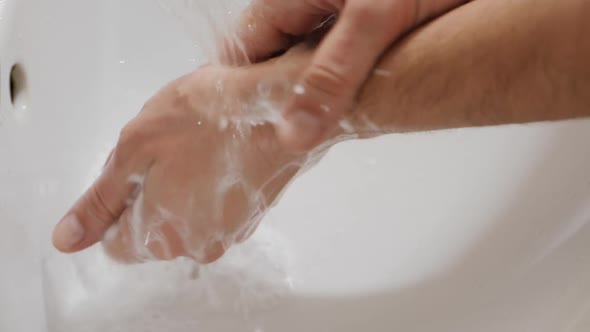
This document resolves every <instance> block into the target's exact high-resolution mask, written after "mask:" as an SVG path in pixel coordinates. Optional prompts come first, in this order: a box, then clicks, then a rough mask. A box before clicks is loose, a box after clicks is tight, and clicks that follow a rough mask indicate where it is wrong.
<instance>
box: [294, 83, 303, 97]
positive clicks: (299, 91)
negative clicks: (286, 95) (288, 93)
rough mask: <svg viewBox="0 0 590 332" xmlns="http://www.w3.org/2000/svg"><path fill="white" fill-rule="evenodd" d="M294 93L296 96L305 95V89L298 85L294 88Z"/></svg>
mask: <svg viewBox="0 0 590 332" xmlns="http://www.w3.org/2000/svg"><path fill="white" fill-rule="evenodd" d="M293 92H295V94H297V95H304V94H305V88H304V87H303V86H302V85H300V84H297V85H295V86H294V87H293Z"/></svg>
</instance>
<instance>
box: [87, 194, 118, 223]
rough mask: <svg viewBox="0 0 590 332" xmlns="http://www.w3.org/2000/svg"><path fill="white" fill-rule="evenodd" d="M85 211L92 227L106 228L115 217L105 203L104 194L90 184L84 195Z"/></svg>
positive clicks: (113, 212)
mask: <svg viewBox="0 0 590 332" xmlns="http://www.w3.org/2000/svg"><path fill="white" fill-rule="evenodd" d="M85 203H86V204H85V205H86V207H87V208H86V209H85V211H86V213H87V215H88V216H89V217H90V218H91V220H92V223H93V224H94V227H97V228H99V229H107V228H108V227H110V226H111V224H112V223H113V221H114V220H115V219H116V213H115V211H113V210H112V209H111V208H110V207H109V205H108V204H107V203H106V200H105V195H104V193H103V192H102V190H101V189H100V188H99V187H97V186H92V187H91V188H90V189H89V191H88V192H87V194H86V196H85Z"/></svg>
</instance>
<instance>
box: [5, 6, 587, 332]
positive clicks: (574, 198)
mask: <svg viewBox="0 0 590 332" xmlns="http://www.w3.org/2000/svg"><path fill="white" fill-rule="evenodd" d="M202 61H203V56H201V55H199V51H198V48H197V47H195V45H193V42H192V38H191V37H190V36H189V35H188V34H187V33H186V31H185V30H183V28H182V26H181V25H179V22H178V21H176V20H175V19H174V18H173V17H171V16H170V15H167V14H166V13H164V12H163V11H162V10H161V8H160V7H159V6H158V5H157V3H156V1H148V0H126V1H116V0H101V1H90V0H56V1H41V0H0V223H1V226H2V227H1V228H0V230H2V232H1V235H0V236H1V238H0V264H1V265H0V331H2V332H5V331H6V332H20V331H22V332H34V331H46V330H47V327H48V326H50V327H52V328H51V329H53V330H51V329H50V332H61V331H62V330H60V328H59V327H56V326H58V325H59V324H58V325H51V324H54V323H50V324H49V325H48V324H47V319H46V317H49V316H51V315H53V314H54V313H52V312H53V311H55V310H56V309H55V308H56V306H57V304H56V303H58V302H59V301H60V296H69V295H68V294H67V293H68V292H69V291H71V289H69V290H68V287H70V286H71V287H70V288H74V287H77V286H76V282H73V281H72V282H69V281H68V280H69V279H67V278H69V277H70V276H71V273H70V272H71V271H70V272H68V271H69V270H68V268H69V267H68V265H67V262H70V261H71V258H69V257H68V258H64V257H63V256H59V255H57V253H55V252H53V250H52V249H51V246H50V241H49V237H50V230H51V227H52V225H53V223H54V222H56V221H57V220H58V218H59V217H60V216H61V214H62V213H63V212H64V211H65V210H66V208H67V207H68V205H69V204H71V203H72V201H73V200H74V199H75V198H76V197H77V195H79V194H80V193H81V192H82V191H83V190H84V189H85V187H86V186H87V185H89V184H90V183H91V181H92V179H93V178H94V177H95V176H96V175H97V173H98V171H99V169H100V167H101V165H102V162H103V161H104V159H105V157H106V154H107V152H108V151H109V149H110V147H111V146H112V144H113V143H114V141H115V139H116V137H117V133H118V130H119V129H120V128H121V127H122V125H124V123H125V122H126V121H127V120H128V119H129V118H131V117H132V116H133V115H134V114H135V113H136V112H137V111H138V110H139V109H140V107H141V105H142V103H143V101H144V100H145V99H146V98H147V97H148V96H150V95H151V94H152V93H154V92H155V91H156V89H157V88H159V87H160V86H161V85H162V84H164V83H165V82H167V81H168V80H170V79H172V78H174V77H176V76H179V75H181V74H183V73H185V72H187V71H189V70H191V69H193V68H195V67H196V66H197V65H198V64H199V63H201V62H202ZM14 63H19V64H20V65H22V68H23V69H24V71H25V73H26V75H27V87H26V88H27V91H26V94H25V95H24V97H23V98H22V99H20V100H19V104H18V105H17V106H19V107H16V108H15V107H13V105H12V104H11V101H10V97H9V76H10V68H11V66H12V65H13V64H14ZM23 106H26V109H23ZM588 142H590V121H573V122H562V123H554V124H534V125H526V126H506V127H501V128H485V129H468V130H451V131H443V132H436V133H422V134H412V135H392V136H389V137H385V138H381V139H377V140H372V141H364V142H350V143H346V144H342V145H339V146H337V147H336V148H334V149H333V151H332V152H331V153H330V154H329V155H328V156H327V157H326V158H325V160H323V161H322V162H321V163H320V165H319V166H318V167H316V168H315V169H313V170H312V171H311V172H309V173H308V174H306V175H305V176H303V177H302V178H300V179H299V180H298V181H296V182H295V183H294V184H293V186H292V187H291V188H290V190H289V191H288V192H287V194H286V195H285V196H284V198H283V200H282V202H281V203H280V204H279V206H278V207H277V208H275V209H274V211H273V212H272V213H271V215H270V216H269V217H268V218H267V219H266V220H265V225H266V226H265V228H263V230H262V232H264V234H257V236H256V237H255V239H253V240H252V242H251V243H249V244H246V246H250V247H251V248H254V250H245V249H244V250H241V249H238V251H237V253H239V254H240V255H244V256H243V257H241V258H240V256H239V255H238V254H235V255H234V256H236V255H238V258H235V257H234V260H235V259H237V260H235V262H239V261H240V259H243V260H245V261H248V259H254V261H256V259H257V257H258V256H256V255H259V256H260V257H266V258H268V257H270V256H268V254H269V253H270V252H275V251H277V252H278V251H280V253H281V255H278V256H276V255H275V256H272V257H273V258H272V259H270V260H267V261H265V262H263V263H260V262H259V261H256V262H258V263H260V264H267V265H265V266H263V267H264V268H268V267H269V266H271V267H272V268H269V269H268V271H271V272H272V271H275V272H276V271H279V272H280V273H278V274H276V278H279V279H281V280H280V281H281V282H287V284H288V286H289V287H287V288H285V289H283V290H281V292H280V293H277V294H278V295H277V294H274V295H273V296H274V297H275V298H274V299H273V300H272V301H269V302H268V305H266V306H261V307H256V308H253V309H252V310H253V311H254V312H253V313H247V314H244V312H238V311H236V310H216V311H215V312H214V314H209V311H207V310H210V308H209V307H208V303H207V301H208V300H207V299H206V298H203V299H202V301H201V298H197V300H198V301H200V302H201V304H202V306H200V307H196V308H195V309H194V310H195V312H193V314H194V317H198V319H199V324H200V328H197V329H194V330H196V331H241V330H243V331H280V332H299V331H340V332H353V331H383V332H386V331H387V332H389V331H405V332H414V331H415V332H427V331H434V332H446V331H449V332H472V331H482V332H510V331H514V332H521V331H535V332H555V331H560V332H562V331H563V332H567V331H573V332H583V331H589V330H590V283H588V281H587V280H590V227H589V226H588V222H589V221H590V148H589V145H588ZM265 241H266V242H265ZM264 243H267V244H268V243H270V245H269V246H267V247H264ZM258 245H260V246H258ZM257 246H258V247H257ZM246 248H247V247H246ZM283 254H284V255H283ZM249 255H250V256H249ZM265 255H266V256H265ZM267 256H268V257H267ZM47 259H49V260H47ZM53 260H58V261H60V262H62V263H59V264H58V263H52V262H54V261H53ZM43 262H45V265H47V264H49V266H50V270H51V271H50V273H48V272H47V270H44V269H43V266H44V263H43ZM63 262H66V263H63ZM258 263H256V264H258ZM51 264H53V265H51ZM60 264H62V265H60ZM64 264H65V265H64ZM223 264H224V263H223V262H222V263H221V266H226V267H227V266H229V265H228V263H225V264H226V265H223ZM269 264H270V265H269ZM70 267H71V266H70ZM234 267H235V266H234ZM151 268H154V269H158V268H160V267H151ZM161 268H163V267H161ZM241 268H244V269H245V270H244V271H247V272H243V271H242V272H240V269H241ZM256 268H257V266H256V265H255V266H254V268H253V267H252V266H249V267H248V266H247V267H239V264H238V267H237V268H235V269H234V270H232V269H229V270H227V271H230V272H231V271H234V272H235V273H238V274H239V273H244V275H245V277H244V278H246V279H247V278H249V277H252V276H253V275H254V274H255V272H256ZM248 269H249V270H248ZM43 271H45V272H43ZM216 271H222V272H219V273H221V274H222V277H220V278H215V276H216V275H215V274H214V273H213V274H212V273H209V274H208V276H209V277H211V278H214V281H213V282H214V283H215V286H216V287H218V288H219V289H221V290H222V291H223V288H224V287H226V286H227V287H229V286H231V287H237V288H235V289H233V290H232V291H230V292H228V293H227V294H226V295H224V296H225V297H223V299H224V300H227V301H230V302H231V301H232V296H235V294H242V296H244V292H243V289H240V287H242V286H243V285H242V284H240V283H235V282H233V281H231V280H229V281H227V285H226V284H224V282H225V279H223V278H227V277H228V274H227V271H226V270H222V269H218V270H216ZM224 271H225V272H224ZM262 271H266V270H262ZM87 272H88V271H87ZM55 273H57V276H58V279H59V276H60V273H61V274H63V278H62V279H63V280H62V284H61V286H60V287H65V289H58V290H57V291H56V290H55V287H54V288H52V287H48V286H47V285H48V280H47V278H49V277H48V276H49V275H52V276H56V274H55ZM88 273H92V270H90V272H88ZM122 273H124V272H122ZM204 273H205V274H206V273H208V272H207V271H204ZM249 273H250V274H249ZM206 275H207V274H206ZM258 277H260V278H262V279H264V277H265V275H258ZM272 278H273V275H272V274H271V275H270V279H272ZM262 279H261V280H262ZM270 281H271V282H272V281H273V280H270ZM275 281H276V280H275ZM232 282H233V283H232ZM64 285H65V286H64ZM260 285H262V286H264V285H265V284H264V283H262V284H260ZM50 286H51V285H50ZM279 286H280V285H279ZM48 288H49V289H52V290H49V291H48ZM44 289H45V291H44ZM137 292H138V291H137V289H135V290H131V289H128V290H127V291H125V289H123V290H122V291H121V290H120V291H119V293H118V294H117V297H115V299H114V300H115V301H114V302H121V301H122V299H125V298H128V299H127V300H129V301H130V302H131V303H132V302H133V299H134V298H131V297H133V296H136V297H137V296H138V295H137V294H139V293H137ZM240 292H241V293H240ZM261 292H264V289H262V290H261ZM48 294H49V295H48ZM245 294H246V295H245V297H246V298H245V299H244V298H242V300H244V301H245V302H244V303H246V305H247V304H248V303H249V302H248V298H247V297H248V296H254V295H255V294H250V293H245ZM248 294H250V295H248ZM103 295H104V294H103ZM107 295H108V294H107ZM107 295H104V296H107ZM184 295H185V297H186V295H187V294H184ZM189 295H190V294H189ZM258 295H259V294H258ZM271 295H272V294H271ZM48 296H49V298H46V297H48ZM198 296H201V295H198V294H196V295H195V297H198ZM72 301H74V300H72ZM146 301H147V300H146ZM139 302H141V301H139ZM171 303H175V302H174V301H172V302H171ZM46 304H47V306H46ZM152 304H153V303H147V302H146V303H143V305H145V307H146V308H149V307H150V306H151V305H152ZM75 305H76V306H77V307H80V306H84V301H79V302H76V303H75ZM138 305H140V306H141V305H142V304H141V303H139V304H138ZM169 305H173V304H169ZM176 305H178V306H181V305H182V303H176ZM217 308H221V309H223V308H225V307H224V306H220V307H219V306H218V307H217ZM46 309H48V310H46ZM147 310H148V309H146V312H147ZM199 310H202V311H199ZM140 311H141V309H140ZM178 311H182V309H179V310H178ZM96 315H98V316H99V317H100V315H103V316H105V320H107V316H108V317H111V318H112V317H116V315H114V314H112V313H108V314H107V313H105V312H104V311H103V312H96ZM179 315H181V316H182V315H187V313H181V314H179ZM182 317H184V316H182ZM49 318H50V319H49V320H50V321H51V320H52V319H51V317H49ZM144 318H145V319H148V317H141V316H138V317H135V318H134V319H135V320H142V319H144ZM152 318H153V317H152ZM160 318H161V317H160ZM54 319H55V318H54ZM179 319H180V318H179ZM129 321H131V320H129ZM55 324H57V323H55ZM105 324H106V323H105ZM112 324H116V322H114V323H112ZM129 324H134V323H129ZM130 326H131V325H130ZM87 329H88V331H93V330H92V327H87ZM82 330H83V329H79V330H76V331H82ZM121 330H122V331H134V330H133V327H129V328H125V327H124V326H123V327H122V329H121ZM157 330H166V329H165V328H161V329H157ZM169 330H170V331H172V330H171V329H169ZM194 330H193V329H191V331H194ZM70 331H73V330H70ZM101 331H104V332H110V331H117V330H116V329H113V328H112V325H108V324H106V325H104V327H103V328H102V330H101ZM146 331H147V330H146Z"/></svg>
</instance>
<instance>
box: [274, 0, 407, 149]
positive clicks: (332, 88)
mask: <svg viewBox="0 0 590 332" xmlns="http://www.w3.org/2000/svg"><path fill="white" fill-rule="evenodd" d="M402 3H403V1H401V2H400V1H382V0H371V1H357V2H353V1H351V2H349V3H348V4H347V6H346V7H345V8H344V10H343V11H342V14H341V17H340V18H339V20H338V22H337V23H336V25H335V26H334V28H333V29H332V30H331V31H330V32H329V33H328V35H327V36H326V37H325V39H324V40H323V41H322V43H321V44H320V46H319V49H318V50H317V52H316V54H315V56H314V59H313V61H312V63H311V65H310V66H309V67H308V69H307V70H305V71H304V72H303V75H302V77H301V79H300V80H299V84H297V85H295V87H294V91H293V95H292V97H291V98H290V100H289V101H288V102H287V104H286V107H285V110H284V113H283V117H284V119H285V120H286V121H284V122H283V123H281V124H279V125H278V128H277V135H278V137H279V139H280V140H281V141H282V143H283V144H284V145H285V146H286V147H287V148H288V149H290V150H293V151H294V152H305V151H309V150H311V149H312V148H314V147H315V146H317V145H318V144H320V143H321V142H322V141H323V140H324V139H326V138H327V136H328V135H329V134H330V133H331V132H332V131H333V130H334V129H335V127H336V125H337V123H338V121H339V120H340V119H341V118H342V117H343V116H344V115H345V113H346V112H347V111H349V110H350V109H352V107H353V103H354V101H355V99H356V96H357V94H358V92H359V90H360V89H361V88H362V86H363V85H364V82H365V81H366V79H367V78H368V77H369V75H370V74H371V73H372V71H373V68H374V67H375V64H376V63H377V61H378V60H379V58H380V56H381V54H383V53H384V52H385V50H386V49H387V48H388V47H389V45H390V44H391V43H392V42H393V41H394V40H395V39H396V38H397V37H398V36H399V35H400V34H401V33H402V32H403V31H404V29H405V26H406V25H407V22H408V20H407V19H405V20H401V18H405V17H406V16H408V13H407V10H406V12H405V13H404V11H402V10H401V9H405V8H404V7H403V5H402ZM409 16H411V13H410V15H409ZM396 18H400V19H399V20H398V19H396Z"/></svg>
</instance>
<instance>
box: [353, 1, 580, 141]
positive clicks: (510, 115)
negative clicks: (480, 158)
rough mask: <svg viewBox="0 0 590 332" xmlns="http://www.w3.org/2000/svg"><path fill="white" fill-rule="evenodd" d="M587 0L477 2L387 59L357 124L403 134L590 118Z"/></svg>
mask: <svg viewBox="0 0 590 332" xmlns="http://www.w3.org/2000/svg"><path fill="white" fill-rule="evenodd" d="M589 35H590V2H588V1H587V0H564V1H555V0H520V1H495V0H475V1H472V2H471V3H469V4H467V5H465V6H463V7H461V8H459V9H457V10H455V11H453V12H451V13H449V14H447V15H446V16H444V17H442V18H439V19H438V20H436V21H434V22H431V23H430V24H428V25H427V26H425V27H423V28H421V29H419V30H417V31H415V32H413V33H412V34H410V35H409V36H407V37H406V38H405V40H403V41H402V42H401V43H399V44H397V45H395V46H394V48H393V49H392V50H390V51H389V52H388V53H387V54H385V56H384V57H383V59H382V61H381V63H380V64H379V65H378V67H377V68H378V70H377V71H376V74H375V75H374V76H373V77H372V78H370V79H369V80H368V82H367V84H366V86H365V89H364V91H363V92H362V93H361V95H360V97H359V106H358V108H357V110H356V111H355V112H354V113H353V115H352V119H353V122H354V123H355V125H356V127H357V129H359V131H361V132H371V131H374V130H375V128H376V127H379V128H381V129H383V130H384V131H386V132H407V131H420V130H434V129H444V128H458V127H471V126H487V125H498V124H509V123H524V122H535V121H549V120H560V119H569V118H577V117H585V116H590V38H588V36H589Z"/></svg>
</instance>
